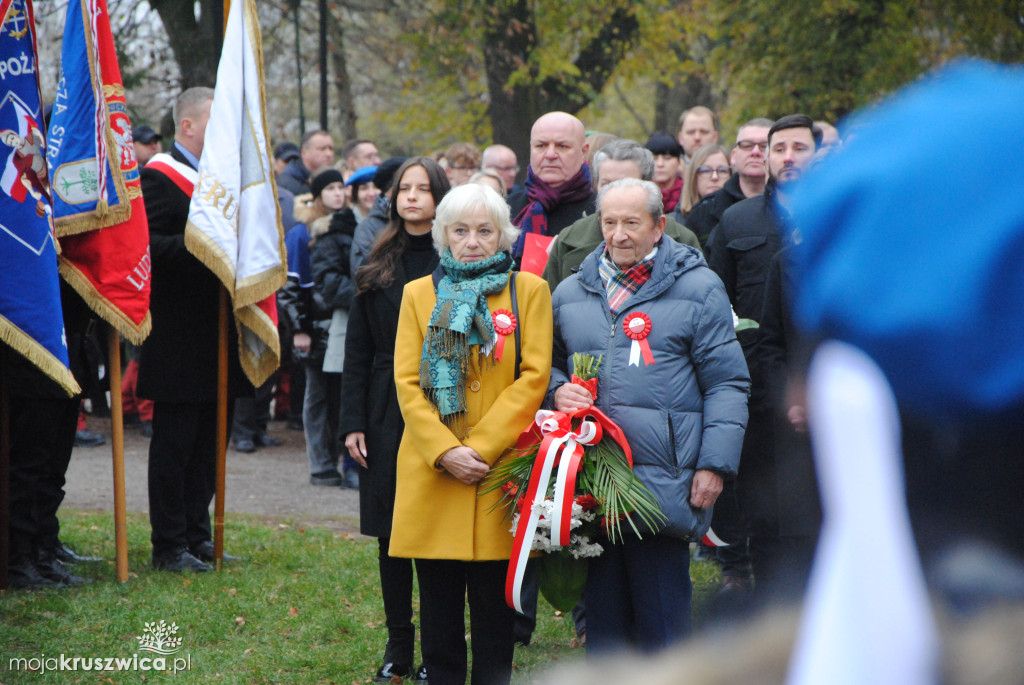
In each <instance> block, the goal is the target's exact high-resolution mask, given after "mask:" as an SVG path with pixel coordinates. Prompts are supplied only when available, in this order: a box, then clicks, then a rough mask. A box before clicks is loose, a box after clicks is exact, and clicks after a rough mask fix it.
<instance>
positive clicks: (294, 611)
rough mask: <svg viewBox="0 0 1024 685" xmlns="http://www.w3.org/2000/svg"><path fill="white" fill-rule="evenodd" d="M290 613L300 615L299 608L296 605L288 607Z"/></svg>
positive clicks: (290, 614)
mask: <svg viewBox="0 0 1024 685" xmlns="http://www.w3.org/2000/svg"><path fill="white" fill-rule="evenodd" d="M288 615H289V616H298V615H299V610H298V609H296V608H295V607H288Z"/></svg>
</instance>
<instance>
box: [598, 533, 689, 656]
mask: <svg viewBox="0 0 1024 685" xmlns="http://www.w3.org/2000/svg"><path fill="white" fill-rule="evenodd" d="M602 545H603V547H604V553H603V554H601V556H599V557H596V558H594V559H591V560H590V568H589V570H588V572H587V585H586V589H585V590H584V596H585V597H586V598H587V656H596V655H600V654H607V653H609V652H616V651H621V650H625V649H637V650H641V651H645V652H653V651H657V650H659V649H661V648H663V647H666V646H668V645H671V644H674V643H676V642H678V641H680V640H682V639H683V638H685V637H686V636H687V635H688V634H689V632H690V598H691V596H692V594H693V588H692V586H691V585H690V545H689V543H688V542H687V541H685V540H680V539H678V538H673V537H668V536H666V535H655V536H652V537H645V538H644V539H643V540H637V539H636V538H627V539H626V541H625V542H622V543H618V544H614V545H612V544H610V543H609V542H608V541H607V540H604V541H603V542H602Z"/></svg>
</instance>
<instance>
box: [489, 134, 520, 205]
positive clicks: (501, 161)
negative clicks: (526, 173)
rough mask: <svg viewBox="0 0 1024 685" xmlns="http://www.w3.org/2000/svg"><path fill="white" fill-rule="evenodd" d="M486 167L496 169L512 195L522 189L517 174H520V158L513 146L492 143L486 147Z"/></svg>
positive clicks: (506, 189) (508, 192)
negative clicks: (518, 185) (517, 183)
mask: <svg viewBox="0 0 1024 685" xmlns="http://www.w3.org/2000/svg"><path fill="white" fill-rule="evenodd" d="M483 167H484V169H494V170H495V171H496V172H497V173H498V175H499V176H501V180H502V181H504V182H505V192H506V193H507V194H508V195H511V194H512V193H513V192H518V191H519V190H521V188H520V187H517V186H516V176H517V175H518V174H519V159H518V158H517V157H516V153H515V151H514V150H512V148H510V147H508V146H507V145H500V144H495V145H490V146H488V147H487V148H485V149H484V155H483Z"/></svg>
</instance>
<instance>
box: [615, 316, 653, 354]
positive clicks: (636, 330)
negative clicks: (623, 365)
mask: <svg viewBox="0 0 1024 685" xmlns="http://www.w3.org/2000/svg"><path fill="white" fill-rule="evenodd" d="M622 330H623V331H625V332H626V335H627V336H629V337H630V338H632V339H633V344H632V345H630V347H629V365H630V366H640V355H643V358H644V364H646V365H647V366H650V365H651V364H653V363H654V355H653V354H652V353H651V346H650V344H649V343H648V342H647V336H649V335H650V334H651V317H649V316H647V315H646V314H644V313H643V312H633V313H632V314H627V315H626V318H625V319H623V321H622Z"/></svg>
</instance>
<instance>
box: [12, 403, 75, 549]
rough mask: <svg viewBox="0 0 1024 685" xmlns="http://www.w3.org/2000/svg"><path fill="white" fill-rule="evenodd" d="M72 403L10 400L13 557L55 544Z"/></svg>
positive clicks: (69, 446)
mask: <svg viewBox="0 0 1024 685" xmlns="http://www.w3.org/2000/svg"><path fill="white" fill-rule="evenodd" d="M78 405H79V400H78V399H77V398H76V399H65V398H62V399H39V398H25V397H14V398H12V402H11V409H10V417H11V418H10V420H11V437H10V439H11V443H10V447H11V475H10V495H11V496H10V512H11V519H10V531H11V537H10V546H11V558H12V559H15V560H18V559H21V558H22V557H31V556H32V555H33V554H34V553H35V550H36V549H38V548H41V547H54V546H56V545H57V538H58V533H59V531H60V523H59V522H58V520H57V510H58V509H59V508H60V505H61V502H63V501H64V474H65V472H67V469H68V463H70V461H71V450H72V448H73V447H74V444H75V429H76V427H77V425H78Z"/></svg>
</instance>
